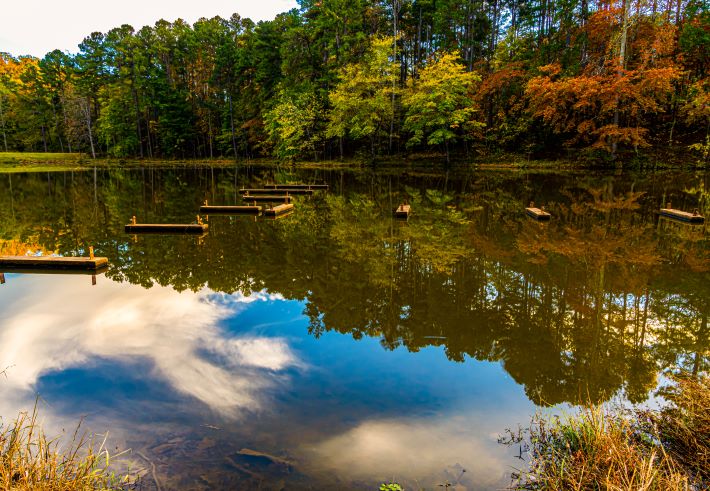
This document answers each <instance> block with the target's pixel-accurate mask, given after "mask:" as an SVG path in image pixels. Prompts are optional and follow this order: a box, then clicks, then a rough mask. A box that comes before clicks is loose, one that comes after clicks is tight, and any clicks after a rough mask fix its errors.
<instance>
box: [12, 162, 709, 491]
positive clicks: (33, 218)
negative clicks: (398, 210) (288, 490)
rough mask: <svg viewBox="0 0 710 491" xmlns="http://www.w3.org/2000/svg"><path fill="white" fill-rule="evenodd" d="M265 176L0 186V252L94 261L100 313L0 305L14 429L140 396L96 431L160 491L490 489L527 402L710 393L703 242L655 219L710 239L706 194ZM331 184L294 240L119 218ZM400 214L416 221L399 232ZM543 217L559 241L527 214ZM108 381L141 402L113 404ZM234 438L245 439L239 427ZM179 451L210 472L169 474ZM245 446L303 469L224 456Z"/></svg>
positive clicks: (22, 287)
mask: <svg viewBox="0 0 710 491" xmlns="http://www.w3.org/2000/svg"><path fill="white" fill-rule="evenodd" d="M279 172H280V171H274V170H268V169H267V170H258V169H251V170H247V171H246V172H245V171H244V169H242V170H241V171H240V173H237V172H235V171H234V170H218V169H216V170H209V169H208V170H195V171H193V170H185V169H181V170H171V171H162V172H152V171H147V170H146V171H134V172H128V171H112V172H101V173H99V176H98V179H96V180H94V179H93V175H86V174H82V173H75V174H70V173H66V174H50V175H46V176H37V175H25V176H15V177H14V178H13V179H14V180H13V188H12V189H13V191H12V193H10V192H9V188H8V189H7V190H5V189H4V188H3V186H4V184H3V180H2V176H0V218H1V219H2V220H1V221H0V239H2V240H3V242H1V243H0V251H10V250H27V249H31V250H39V249H41V250H43V251H45V252H61V253H73V252H76V251H80V250H83V249H84V248H86V247H87V246H88V245H93V246H94V247H95V249H96V251H97V253H99V254H101V255H106V256H108V257H109V260H110V262H111V267H110V269H109V271H108V272H107V273H106V277H107V279H108V280H103V281H100V282H99V285H98V286H97V287H95V288H94V289H91V287H90V285H88V284H87V283H86V282H84V283H76V284H74V283H71V285H70V283H69V282H75V281H77V279H76V278H64V277H57V278H49V279H47V278H44V277H43V278H35V277H24V276H13V277H11V278H10V280H9V281H8V282H7V284H5V285H2V287H1V288H2V289H1V290H0V306H2V308H3V311H4V313H5V315H4V317H3V321H2V323H1V324H0V326H1V327H0V342H1V343H2V344H1V345H0V363H3V362H6V363H15V364H16V365H17V367H16V368H13V370H16V372H15V373H14V374H13V377H10V379H11V380H12V379H13V378H14V377H15V376H16V377H17V378H16V379H15V380H12V381H11V382H8V383H9V385H7V387H8V392H9V393H21V394H25V396H23V397H24V399H23V401H18V402H17V404H16V407H20V405H21V403H27V399H28V398H29V396H30V395H31V394H30V393H31V391H32V390H35V389H39V390H40V392H41V393H43V394H44V393H47V392H49V393H50V394H54V395H55V396H56V398H57V399H60V400H64V401H67V400H69V399H71V400H73V401H76V400H80V401H82V403H84V404H89V405H91V406H92V407H97V408H98V407H100V408H101V409H100V410H101V411H107V410H108V411H111V410H113V409H115V407H116V406H117V405H118V404H117V403H116V402H115V401H102V402H100V403H98V402H97V401H96V400H95V399H92V398H91V397H90V395H89V394H85V393H83V392H81V391H75V393H73V394H71V395H70V396H61V395H59V393H57V392H54V393H53V391H54V390H56V389H53V388H52V387H59V386H61V384H62V383H63V382H62V380H63V379H67V380H75V381H78V380H82V381H86V384H87V386H91V387H92V388H94V389H95V390H97V393H99V394H103V393H104V392H101V391H100V390H98V389H96V387H98V386H100V385H102V384H104V385H106V384H108V386H110V387H111V388H112V390H113V393H115V392H121V391H124V392H126V391H128V392H130V393H131V397H135V398H138V399H139V400H140V401H142V402H138V403H137V404H138V405H139V406H140V407H141V408H144V409H145V411H144V414H143V415H140V414H137V413H136V412H130V415H131V416H130V417H125V411H126V409H125V408H126V407H127V406H129V404H124V405H123V406H121V410H122V411H124V414H123V416H120V417H119V416H117V415H116V414H115V413H112V414H111V416H110V417H108V416H107V417H106V418H105V420H104V421H102V424H104V425H106V426H107V427H108V426H111V425H115V424H116V422H117V421H120V422H121V425H122V426H123V427H124V428H125V433H126V435H131V433H133V436H132V437H129V436H125V443H126V445H127V446H137V447H140V448H143V449H145V451H146V452H149V453H151V452H152V453H151V455H153V454H160V452H161V451H162V450H156V448H157V449H163V450H164V449H166V448H169V449H171V450H170V452H173V450H175V448H173V447H177V448H180V449H182V450H180V452H182V453H180V452H178V451H177V450H175V451H176V452H177V454H173V453H171V454H170V456H169V458H167V457H166V458H165V459H164V464H163V465H164V467H163V469H162V470H163V472H164V474H165V475H168V474H171V472H170V471H173V472H172V474H171V475H173V476H174V477H173V479H174V481H171V485H173V486H175V487H180V486H188V487H189V486H191V485H192V484H189V483H192V481H189V479H191V477H189V476H192V477H194V476H195V475H206V474H205V472H204V470H205V469H206V468H208V467H209V468H210V469H212V470H211V471H210V472H209V473H207V474H209V476H210V477H209V479H208V480H209V482H208V483H202V484H204V486H205V487H209V486H212V487H225V486H229V485H236V484H234V483H237V482H238V483H239V486H244V485H246V484H245V483H249V482H258V479H259V478H258V476H261V477H262V478H263V477H264V476H269V477H268V479H266V480H267V481H273V482H276V483H277V482H278V481H279V480H284V482H288V483H289V484H290V485H294V486H296V487H298V486H299V485H303V486H308V483H310V482H313V480H314V479H317V480H319V482H323V483H326V482H327V483H330V484H331V485H334V486H336V487H338V486H339V487H344V488H348V487H358V486H360V487H367V486H371V485H372V483H374V482H375V481H376V480H378V479H379V480H383V481H384V480H387V479H389V478H391V477H392V475H393V474H396V475H398V477H408V478H410V479H412V480H415V479H416V480H418V481H419V482H420V483H421V482H428V483H430V484H431V485H435V484H437V483H442V482H444V481H448V482H455V481H457V480H459V481H460V482H461V483H462V484H463V485H465V486H468V487H470V488H475V489H479V488H484V489H487V488H495V487H496V486H499V485H500V484H501V483H504V481H505V475H506V469H508V465H509V464H510V463H511V462H512V461H511V460H510V459H509V458H508V456H506V454H505V452H504V451H502V450H500V449H499V448H497V446H496V444H495V435H496V434H497V432H499V431H501V430H502V429H504V428H505V427H507V426H510V425H514V424H516V423H518V422H524V421H526V420H527V415H528V413H529V412H530V411H531V410H532V408H531V405H530V402H532V403H534V404H537V405H554V404H559V403H564V402H569V403H576V402H579V401H580V400H582V399H585V400H586V399H592V400H594V401H603V400H608V399H610V398H612V397H613V396H615V395H622V396H624V397H625V398H627V399H628V400H631V401H633V402H640V401H643V400H645V399H646V398H647V397H648V394H649V391H651V390H652V389H653V388H654V387H655V385H656V381H657V378H658V376H659V374H660V373H662V371H663V370H666V369H678V368H679V367H683V368H686V369H689V370H691V371H694V372H696V373H697V372H700V371H706V370H707V369H708V366H709V363H710V330H709V329H708V314H710V281H709V280H710V253H709V250H710V248H709V247H708V245H709V242H708V234H707V228H706V227H705V226H689V225H686V224H678V223H674V222H669V221H667V220H659V219H658V218H657V216H656V215H655V214H654V211H656V210H657V209H658V208H659V207H660V206H661V205H662V204H663V202H666V201H668V200H671V199H672V201H673V203H674V205H675V206H679V207H684V208H694V207H700V208H701V209H702V210H703V212H704V213H705V215H710V199H709V197H708V193H707V192H706V191H705V190H706V189H708V188H710V186H709V184H710V183H709V182H708V177H707V176H706V175H694V174H680V175H678V176H676V179H675V180H674V181H669V180H668V179H667V176H664V175H662V174H659V175H651V176H645V177H638V176H630V175H629V176H626V175H622V176H604V175H596V176H592V175H589V176H575V175H560V174H540V175H516V174H513V175H511V174H501V173H491V174H474V173H471V174H469V173H464V174H461V175H450V176H437V175H421V176H415V175H411V176H409V178H408V179H407V181H406V182H404V181H400V180H399V178H398V177H394V176H390V175H388V173H387V172H383V173H380V174H373V173H367V172H362V173H337V174H336V173H331V174H328V173H325V174H323V173H318V175H313V174H309V173H307V172H305V171H304V172H303V173H301V174H295V175H294V174H289V175H284V174H280V173H279ZM320 179H325V180H327V181H328V182H329V183H330V185H331V192H329V193H317V195H315V196H314V197H298V198H297V203H296V209H297V211H296V213H294V214H293V215H292V216H290V217H289V218H288V219H287V220H280V221H254V220H253V219H252V218H249V217H225V216H212V217H209V223H210V231H209V234H208V235H207V236H205V237H203V238H201V239H198V238H194V237H140V238H139V239H138V240H133V239H132V238H131V237H130V236H127V235H125V234H124V233H123V225H124V224H125V223H126V221H127V220H128V218H129V217H130V216H132V215H138V216H140V219H141V221H153V220H154V221H157V222H169V221H175V220H188V221H189V220H192V219H193V218H194V213H195V210H196V209H197V208H198V207H199V204H200V203H202V202H203V201H204V200H205V199H209V201H210V202H211V203H220V204H235V203H236V202H237V200H238V197H237V194H236V190H237V189H238V187H241V186H245V187H254V186H258V185H260V184H261V183H264V182H270V181H273V180H281V181H297V180H303V181H312V180H320ZM5 191H7V192H5ZM403 199H407V200H408V202H410V203H411V204H412V206H413V209H414V214H413V215H412V217H411V218H410V220H409V221H408V222H406V223H402V222H398V221H395V220H393V219H392V216H391V211H392V209H393V208H394V207H395V206H396V204H397V203H399V202H400V201H401V200H403ZM9 200H12V202H11V203H5V202H4V201H9ZM532 200H534V201H535V202H536V203H541V204H545V205H546V209H547V210H548V211H550V212H551V213H552V214H553V220H552V221H551V222H550V223H545V224H541V223H537V222H535V221H533V220H530V219H528V218H527V217H526V216H525V214H524V212H523V211H522V210H523V207H524V206H525V205H527V203H528V202H529V201H532ZM6 204H7V205H8V206H5V205H6ZM10 204H11V205H12V207H10V206H9V205H10ZM84 280H85V278H84ZM109 280H110V281H109ZM38 292H42V294H41V295H42V297H41V298H40V299H38V298H37V295H38ZM77 299H80V300H77ZM353 339H354V340H358V342H353ZM15 359H20V360H21V363H18V362H16V361H14V360H15ZM5 360H7V361H5ZM452 362H455V363H452ZM90 366H96V367H100V368H101V370H100V372H101V375H100V376H97V377H98V378H96V377H95V378H93V379H92V378H91V377H89V375H88V374H87V371H89V370H90V369H89V368H88V367H90ZM72 369H80V370H82V373H80V374H79V373H74V374H73V375H72V374H71V370H72ZM111 370H115V371H118V372H120V373H121V374H122V376H123V377H125V378H126V379H128V380H130V384H133V385H135V386H137V387H141V388H142V389H143V390H145V391H149V393H145V392H140V391H139V392H140V393H135V392H131V391H130V390H128V389H126V388H125V387H123V386H120V385H118V386H117V385H115V384H114V385H111V384H110V383H108V382H107V375H106V373H107V372H109V371H111ZM72 377H74V378H72ZM145 379H148V380H150V381H151V382H150V384H149V386H147V387H146V386H143V385H141V384H142V383H144V382H143V380H145ZM75 383H78V382H75ZM107 398H110V396H108V395H107ZM158 400H160V401H162V402H161V403H160V404H158V403H157V402H156V401H158ZM186 401H192V402H186ZM67 404H69V403H68V402H67ZM167 408H170V409H167ZM176 408H182V409H180V410H176ZM199 408H202V409H199ZM2 409H3V414H7V413H6V412H5V409H7V410H8V411H9V412H10V413H11V412H12V411H10V409H13V408H9V407H8V408H2ZM76 411H77V409H76V407H73V408H67V410H66V411H65V412H64V413H65V414H74V413H76ZM171 411H172V413H171ZM117 412H120V411H117ZM240 417H241V419H240V420H239V421H244V422H245V423H246V425H247V426H248V429H247V428H240V427H239V425H238V424H232V423H229V421H230V420H234V419H235V418H237V419H239V418H240ZM146 418H150V419H151V420H152V421H153V425H152V428H150V430H149V431H146V435H145V438H137V437H136V436H135V428H136V427H138V426H140V425H141V424H144V423H145V421H146ZM196 421H199V423H195V422H196ZM178 422H179V423H178ZM199 424H207V425H208V426H218V427H220V430H219V435H214V434H211V433H209V431H208V430H209V428H208V427H204V428H208V429H204V428H203V427H199ZM163 425H165V429H164V430H161V431H158V430H157V429H156V428H163ZM196 426H198V427H197V428H196ZM210 431H211V430H210ZM148 435H151V436H150V437H149V436H148ZM151 439H152V441H150V440H151ZM174 439H177V440H178V441H180V442H183V443H181V444H179V445H178V444H176V445H173V446H170V445H169V446H168V447H164V445H166V442H170V441H171V440H174ZM210 442H212V443H210ZM191 445H192V446H193V448H198V447H199V448H203V449H204V453H205V455H206V456H202V457H200V459H197V460H195V461H194V463H193V464H191V465H188V466H187V467H186V468H185V471H184V472H183V473H178V472H177V467H174V466H177V465H178V464H177V462H180V463H181V464H180V465H182V466H183V467H184V466H186V465H187V464H185V461H186V460H190V459H191V458H192V459H193V460H194V458H195V456H194V455H193V454H191V453H190V452H188V451H186V450H185V448H186V447H189V446H191ZM254 446H257V447H259V449H262V450H263V449H265V451H267V452H268V453H269V454H271V455H276V456H278V457H279V458H282V457H283V458H288V459H289V462H290V461H291V460H293V461H295V462H297V464H296V465H295V466H294V468H293V469H292V470H289V469H288V468H287V469H285V470H284V469H283V468H282V467H283V466H279V465H277V464H275V463H274V462H271V463H269V462H270V461H269V459H268V458H266V459H264V458H262V459H261V460H259V459H258V458H255V457H253V456H252V457H249V456H248V455H247V456H245V455H244V454H243V453H239V452H240V450H241V449H242V448H243V447H248V448H251V447H254ZM408 449H426V450H422V451H418V452H412V451H407V450H408ZM193 452H196V450H193ZM200 452H202V451H200ZM200 452H198V453H200ZM178 454H179V455H178ZM200 455H202V453H200ZM484 455H485V457H483V456H484ZM225 456H226V457H225ZM227 457H228V458H227ZM208 461H209V462H211V464H208V463H207V462H208ZM171 466H173V467H171ZM225 466H226V467H225ZM260 466H261V467H260ZM287 467H288V466H287ZM244 469H246V471H245V470H244ZM463 469H467V472H466V473H462V470H463ZM250 473H251V474H250ZM186 476H187V477H186ZM272 478H273V479H272ZM181 479H182V480H181ZM185 479H187V481H186V480H185ZM205 479H207V478H205ZM412 482H414V481H412ZM193 484H194V483H193ZM276 487H278V486H276Z"/></svg>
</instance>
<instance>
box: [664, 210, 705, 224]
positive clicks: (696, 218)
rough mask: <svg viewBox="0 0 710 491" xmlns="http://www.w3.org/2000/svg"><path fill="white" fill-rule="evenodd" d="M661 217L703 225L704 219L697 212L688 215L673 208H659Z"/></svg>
mask: <svg viewBox="0 0 710 491" xmlns="http://www.w3.org/2000/svg"><path fill="white" fill-rule="evenodd" d="M660 214H661V216H664V217H667V218H672V219H674V220H680V221H682V222H688V223H705V217H704V216H702V215H700V214H698V212H697V211H696V212H694V213H688V212H687V211H681V210H676V209H675V208H661V211H660Z"/></svg>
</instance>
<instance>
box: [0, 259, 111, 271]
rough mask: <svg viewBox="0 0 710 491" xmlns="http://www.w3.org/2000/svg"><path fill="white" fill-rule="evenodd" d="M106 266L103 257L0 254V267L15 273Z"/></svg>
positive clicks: (106, 261) (91, 269)
mask: <svg viewBox="0 0 710 491" xmlns="http://www.w3.org/2000/svg"><path fill="white" fill-rule="evenodd" d="M106 267H108V258H105V257H94V258H91V257H55V256H0V269H2V270H5V271H10V270H12V271H14V272H17V273H21V272H29V271H34V270H47V271H50V270H55V271H56V270H80V271H92V272H95V271H98V270H100V269H102V268H106Z"/></svg>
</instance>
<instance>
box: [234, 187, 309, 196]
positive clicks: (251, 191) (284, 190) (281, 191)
mask: <svg viewBox="0 0 710 491" xmlns="http://www.w3.org/2000/svg"><path fill="white" fill-rule="evenodd" d="M239 192H240V193H242V194H271V195H278V196H282V195H284V194H313V190H312V189H304V188H278V189H240V190H239Z"/></svg>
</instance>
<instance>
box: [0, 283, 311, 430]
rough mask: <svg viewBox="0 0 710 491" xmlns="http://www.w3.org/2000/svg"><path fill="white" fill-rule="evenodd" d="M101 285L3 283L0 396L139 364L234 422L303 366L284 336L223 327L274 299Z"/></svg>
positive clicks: (161, 379)
mask: <svg viewBox="0 0 710 491" xmlns="http://www.w3.org/2000/svg"><path fill="white" fill-rule="evenodd" d="M101 280H102V281H101V285H100V287H91V286H90V285H89V284H87V282H86V278H82V277H73V276H58V275H57V276H25V275H20V276H13V277H12V278H11V279H10V280H9V281H8V284H6V285H3V292H2V306H3V311H4V315H3V320H2V327H1V328H0V365H1V366H3V367H6V366H7V367H10V368H9V369H8V378H7V380H6V381H5V382H4V383H3V386H4V387H2V390H3V392H6V393H14V394H18V393H20V394H25V396H28V395H30V394H33V393H34V390H35V389H36V386H37V383H38V381H39V379H40V378H41V377H42V376H44V375H47V374H50V373H53V372H59V371H63V370H68V369H71V368H76V367H81V366H83V365H90V364H92V363H96V360H98V359H104V360H114V361H126V362H128V361H135V360H137V359H141V360H143V361H144V362H145V366H147V367H150V368H149V373H147V374H145V375H146V376H149V377H150V378H151V379H154V380H157V381H164V382H166V383H167V384H169V385H170V386H171V387H172V388H173V389H174V390H175V391H178V392H179V393H182V394H185V395H188V396H191V397H193V398H195V399H197V400H199V401H201V402H202V403H204V404H205V405H207V406H208V407H209V408H211V409H212V410H214V411H216V412H218V413H220V414H221V415H223V416H229V417H237V416H238V415H239V414H240V411H242V410H258V409H259V408H260V406H261V405H262V402H261V400H260V399H259V392H260V391H262V390H264V389H265V388H268V387H269V386H271V385H273V384H274V383H275V382H276V380H277V379H278V378H279V377H281V376H282V374H281V373H280V372H282V371H284V370H285V369H287V368H290V367H294V366H297V365H299V364H300V362H299V361H298V360H297V359H296V356H295V354H294V353H293V352H292V351H291V349H290V348H289V346H288V344H287V343H286V341H285V340H284V339H281V338H278V337H268V338H267V337H258V336H252V335H250V334H240V335H235V336H232V335H229V334H228V333H225V332H224V331H223V330H222V329H221V328H220V323H221V322H222V321H223V320H224V319H226V318H228V317H234V316H237V315H238V313H239V312H240V311H242V310H244V309H245V308H246V306H247V305H248V304H249V303H251V302H254V301H274V300H275V299H276V298H277V297H274V296H269V295H267V294H265V293H255V294H253V295H251V296H249V297H244V296H242V295H241V294H237V295H232V296H227V295H215V294H213V293H211V292H209V291H207V290H203V291H200V292H197V293H193V292H182V293H178V292H176V291H174V290H173V289H171V288H168V287H160V286H155V287H153V288H151V289H150V291H149V294H147V292H146V290H145V289H143V288H142V287H140V286H135V285H130V284H122V283H113V282H111V281H107V280H106V279H105V278H101ZM26 398H27V397H25V399H26ZM30 398H31V397H30Z"/></svg>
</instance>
